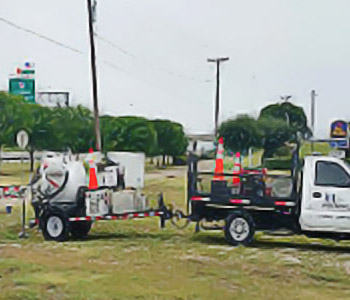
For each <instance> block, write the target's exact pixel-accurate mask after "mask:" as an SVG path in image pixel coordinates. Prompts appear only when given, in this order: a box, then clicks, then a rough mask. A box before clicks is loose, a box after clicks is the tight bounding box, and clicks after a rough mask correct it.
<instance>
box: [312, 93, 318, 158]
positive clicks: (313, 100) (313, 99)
mask: <svg viewBox="0 0 350 300" xmlns="http://www.w3.org/2000/svg"><path fill="white" fill-rule="evenodd" d="M316 96H317V94H316V91H315V90H312V91H311V131H312V141H311V152H314V142H313V140H314V139H315V98H316Z"/></svg>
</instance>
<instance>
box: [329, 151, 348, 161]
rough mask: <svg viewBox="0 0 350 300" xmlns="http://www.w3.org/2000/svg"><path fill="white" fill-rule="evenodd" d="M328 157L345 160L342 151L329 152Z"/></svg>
mask: <svg viewBox="0 0 350 300" xmlns="http://www.w3.org/2000/svg"><path fill="white" fill-rule="evenodd" d="M329 156H333V157H337V158H340V159H344V158H345V151H344V150H332V151H330V152H329Z"/></svg>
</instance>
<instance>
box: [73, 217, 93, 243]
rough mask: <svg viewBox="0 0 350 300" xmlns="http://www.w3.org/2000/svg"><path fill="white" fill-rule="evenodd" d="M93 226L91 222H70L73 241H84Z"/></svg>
mask: <svg viewBox="0 0 350 300" xmlns="http://www.w3.org/2000/svg"><path fill="white" fill-rule="evenodd" d="M91 226H92V222H91V221H77V222H70V224H69V231H70V234H71V235H72V237H73V239H82V238H84V237H86V236H87V235H88V233H89V231H90V229H91Z"/></svg>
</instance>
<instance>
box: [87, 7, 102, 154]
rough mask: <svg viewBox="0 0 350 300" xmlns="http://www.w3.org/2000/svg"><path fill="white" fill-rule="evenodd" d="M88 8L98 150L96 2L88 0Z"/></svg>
mask: <svg viewBox="0 0 350 300" xmlns="http://www.w3.org/2000/svg"><path fill="white" fill-rule="evenodd" d="M87 8H88V13H89V36H90V54H91V74H92V96H93V103H94V118H95V137H96V150H97V151H100V150H101V134H100V118H99V112H98V97H97V96H98V93H97V72H96V51H95V41H94V24H93V23H94V22H95V21H96V15H95V13H96V11H95V9H96V2H95V0H94V4H93V5H92V3H91V0H87Z"/></svg>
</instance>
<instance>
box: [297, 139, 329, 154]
mask: <svg viewBox="0 0 350 300" xmlns="http://www.w3.org/2000/svg"><path fill="white" fill-rule="evenodd" d="M331 150H332V148H331V146H330V145H329V144H328V143H314V150H313V151H314V152H319V153H321V154H323V155H328V153H329V152H330V151H331ZM310 154H312V149H311V143H309V142H305V143H304V144H303V145H302V147H301V149H300V157H301V158H303V157H304V156H305V155H310Z"/></svg>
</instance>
